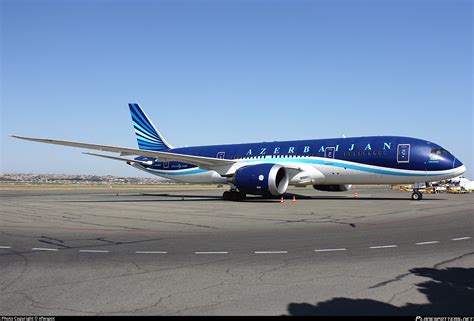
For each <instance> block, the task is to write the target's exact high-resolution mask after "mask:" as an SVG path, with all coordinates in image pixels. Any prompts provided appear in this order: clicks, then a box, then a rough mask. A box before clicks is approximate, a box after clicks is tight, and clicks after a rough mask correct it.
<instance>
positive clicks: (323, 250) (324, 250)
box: [314, 248, 347, 252]
mask: <svg viewBox="0 0 474 321" xmlns="http://www.w3.org/2000/svg"><path fill="white" fill-rule="evenodd" d="M345 250H347V249H344V248H340V249H321V250H314V252H332V251H345Z"/></svg>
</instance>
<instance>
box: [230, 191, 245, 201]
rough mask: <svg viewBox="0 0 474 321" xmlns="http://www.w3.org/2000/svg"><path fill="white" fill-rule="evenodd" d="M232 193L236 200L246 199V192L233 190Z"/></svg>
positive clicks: (233, 198)
mask: <svg viewBox="0 0 474 321" xmlns="http://www.w3.org/2000/svg"><path fill="white" fill-rule="evenodd" d="M231 195H232V196H231V198H232V200H233V201H234V202H238V201H243V200H244V199H245V194H244V193H241V192H231Z"/></svg>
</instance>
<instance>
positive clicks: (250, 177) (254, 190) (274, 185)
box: [232, 164, 290, 196]
mask: <svg viewBox="0 0 474 321" xmlns="http://www.w3.org/2000/svg"><path fill="white" fill-rule="evenodd" d="M289 182H290V177H289V175H288V172H287V171H286V169H285V167H283V166H281V165H278V164H256V165H248V166H244V167H241V168H239V169H238V170H237V171H236V172H235V175H234V178H233V181H232V183H233V184H234V185H235V187H237V188H238V189H239V191H241V192H243V193H245V194H253V195H265V194H271V195H274V196H279V195H282V194H284V193H285V192H286V189H287V188H288V183H289Z"/></svg>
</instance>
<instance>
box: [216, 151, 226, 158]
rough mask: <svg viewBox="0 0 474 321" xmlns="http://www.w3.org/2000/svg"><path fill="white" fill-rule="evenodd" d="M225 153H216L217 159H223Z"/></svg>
mask: <svg viewBox="0 0 474 321" xmlns="http://www.w3.org/2000/svg"><path fill="white" fill-rule="evenodd" d="M224 156H225V152H218V153H217V158H220V159H224Z"/></svg>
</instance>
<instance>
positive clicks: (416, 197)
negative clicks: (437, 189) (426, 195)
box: [411, 189, 423, 201]
mask: <svg viewBox="0 0 474 321" xmlns="http://www.w3.org/2000/svg"><path fill="white" fill-rule="evenodd" d="M422 198H423V194H421V192H420V191H418V190H417V189H414V190H413V194H411V199H412V200H414V201H419V200H421V199H422Z"/></svg>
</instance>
